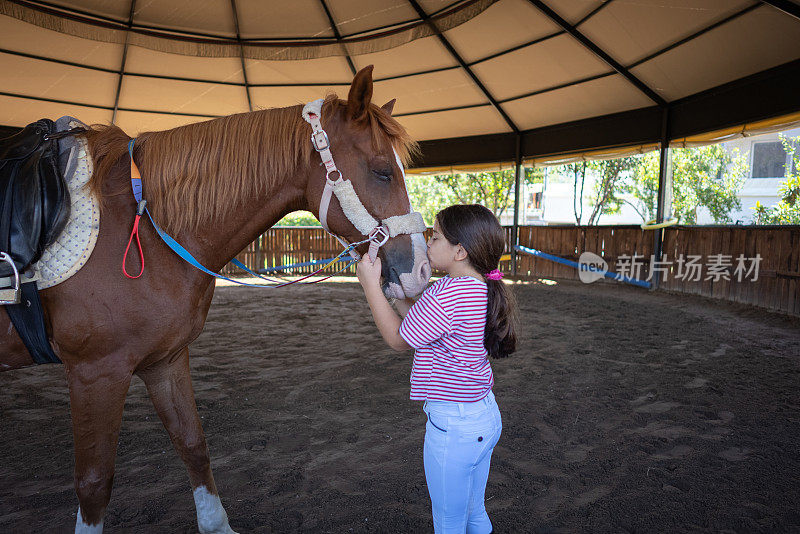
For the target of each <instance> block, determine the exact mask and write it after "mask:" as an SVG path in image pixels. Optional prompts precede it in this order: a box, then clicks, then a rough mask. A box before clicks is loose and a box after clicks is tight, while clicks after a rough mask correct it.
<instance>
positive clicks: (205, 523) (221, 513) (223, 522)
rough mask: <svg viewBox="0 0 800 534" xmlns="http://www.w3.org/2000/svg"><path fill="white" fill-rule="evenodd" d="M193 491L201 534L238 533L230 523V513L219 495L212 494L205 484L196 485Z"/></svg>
mask: <svg viewBox="0 0 800 534" xmlns="http://www.w3.org/2000/svg"><path fill="white" fill-rule="evenodd" d="M192 493H193V494H194V506H195V508H197V527H198V530H199V531H200V534H236V533H235V532H234V531H233V530H231V526H230V525H229V524H228V514H226V513H225V509H224V508H223V507H222V501H221V500H220V499H219V495H212V494H211V492H209V491H208V489H207V488H206V487H205V486H198V487H196V488H195V489H194V491H193V492H192Z"/></svg>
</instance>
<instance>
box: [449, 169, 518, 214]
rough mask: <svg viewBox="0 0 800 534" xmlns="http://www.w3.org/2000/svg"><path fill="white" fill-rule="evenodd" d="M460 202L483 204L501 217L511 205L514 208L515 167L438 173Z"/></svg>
mask: <svg viewBox="0 0 800 534" xmlns="http://www.w3.org/2000/svg"><path fill="white" fill-rule="evenodd" d="M434 178H435V180H436V181H437V182H439V183H440V184H443V185H445V186H446V187H447V188H448V189H449V190H450V191H451V193H452V195H453V197H454V198H455V199H456V201H457V202H458V203H459V204H482V205H484V206H486V207H487V208H489V209H490V210H492V212H494V214H495V215H497V216H498V217H500V216H501V215H502V214H503V213H504V212H505V211H506V210H507V209H509V206H511V208H512V209H513V206H514V204H513V200H514V199H513V196H512V195H511V193H512V192H513V191H514V180H515V173H514V169H507V170H504V171H495V172H468V173H464V174H461V173H458V174H456V173H450V174H439V175H436V176H435V177H434Z"/></svg>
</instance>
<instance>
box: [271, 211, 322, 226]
mask: <svg viewBox="0 0 800 534" xmlns="http://www.w3.org/2000/svg"><path fill="white" fill-rule="evenodd" d="M275 226H322V225H321V224H320V223H319V221H318V220H317V218H316V217H314V214H312V213H311V212H310V211H293V212H292V213H290V214H288V215H286V216H285V217H284V218H283V219H281V220H280V221H278V222H277V223H275Z"/></svg>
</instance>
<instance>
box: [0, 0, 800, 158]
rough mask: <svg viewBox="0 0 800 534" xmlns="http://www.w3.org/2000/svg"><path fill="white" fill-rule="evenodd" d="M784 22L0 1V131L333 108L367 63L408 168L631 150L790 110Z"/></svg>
mask: <svg viewBox="0 0 800 534" xmlns="http://www.w3.org/2000/svg"><path fill="white" fill-rule="evenodd" d="M798 16H800V5H798V4H797V3H796V2H794V1H792V0H771V1H769V2H766V1H765V2H758V1H753V0H605V1H602V0H369V1H365V0H361V1H359V0H293V1H290V2H283V1H282V2H276V1H273V2H263V1H261V0H169V1H166V0H163V1H157V0H155V1H154V0H133V1H132V2H131V1H130V0H125V1H118V0H54V1H50V2H40V1H29V0H0V72H3V73H4V75H3V76H2V78H0V124H2V125H5V126H23V125H25V124H27V123H29V122H32V121H34V120H36V119H38V118H40V117H43V116H49V117H58V116H60V115H65V114H70V115H74V116H76V117H78V118H80V119H81V120H83V121H84V122H89V123H92V122H100V123H108V122H111V121H112V120H113V121H114V122H115V123H116V124H118V125H119V126H121V127H122V128H123V129H124V130H126V131H127V132H128V133H129V134H131V135H135V134H137V133H138V132H140V131H146V130H159V129H166V128H171V127H175V126H179V125H181V124H186V123H189V122H194V121H198V120H205V119H208V118H211V117H216V116H220V115H225V114H230V113H239V112H245V111H248V110H250V109H258V108H267V107H281V106H288V105H293V104H298V103H302V102H306V101H309V100H313V99H315V98H319V97H321V96H324V95H325V94H326V93H329V92H335V93H337V94H339V95H341V96H342V97H343V98H344V97H346V94H347V89H348V86H349V82H350V80H351V79H352V76H353V73H354V72H355V71H356V70H358V69H360V68H362V67H364V66H366V65H370V64H372V65H375V71H374V75H375V90H374V100H375V101H376V103H378V104H382V103H383V102H385V101H388V100H390V99H392V98H397V104H396V106H395V108H394V109H395V115H396V116H397V117H398V119H399V120H400V121H401V122H402V123H403V124H404V125H405V126H406V127H407V128H408V130H409V131H410V132H411V134H412V135H413V136H415V137H416V138H417V139H419V140H421V141H423V143H422V147H423V150H424V155H423V160H422V161H421V162H420V164H425V165H440V164H449V163H478V162H481V161H501V160H504V161H505V160H509V159H512V160H513V158H514V157H515V152H516V149H517V143H519V149H520V151H521V156H524V157H536V156H539V155H542V154H554V153H564V152H574V151H576V150H590V149H599V148H606V147H614V146H627V145H637V144H645V143H652V142H658V141H660V140H661V139H662V137H664V136H665V135H666V137H669V138H679V137H686V136H690V135H696V134H698V133H702V132H704V131H710V130H714V129H719V128H725V127H730V126H734V125H737V124H744V123H746V122H752V121H756V120H763V119H767V118H770V117H775V116H778V115H783V114H789V113H792V112H797V111H800V96H798V95H800V93H798V87H800V19H798ZM665 116H666V118H667V120H666V122H665V120H664V119H665Z"/></svg>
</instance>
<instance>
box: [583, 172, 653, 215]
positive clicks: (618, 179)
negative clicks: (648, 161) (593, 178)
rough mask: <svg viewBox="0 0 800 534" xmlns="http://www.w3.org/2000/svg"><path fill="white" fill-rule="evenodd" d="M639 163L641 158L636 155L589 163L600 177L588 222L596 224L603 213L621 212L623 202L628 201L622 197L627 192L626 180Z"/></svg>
mask: <svg viewBox="0 0 800 534" xmlns="http://www.w3.org/2000/svg"><path fill="white" fill-rule="evenodd" d="M638 165H639V158H638V157H636V156H629V157H625V158H616V159H608V160H602V161H592V162H590V163H589V166H590V168H591V169H592V171H594V173H595V174H596V175H597V176H599V177H600V179H599V180H598V181H597V182H596V183H595V188H594V192H593V195H592V213H591V214H590V215H589V220H588V221H587V224H589V225H596V224H598V222H599V221H600V216H601V215H605V214H610V213H619V212H620V210H621V209H622V204H623V203H624V202H626V200H625V199H624V198H622V194H623V193H624V192H625V187H624V180H625V178H626V177H627V176H629V175H630V174H631V171H632V170H633V169H634V168H636V167H637V166H638ZM640 215H641V214H640Z"/></svg>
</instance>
